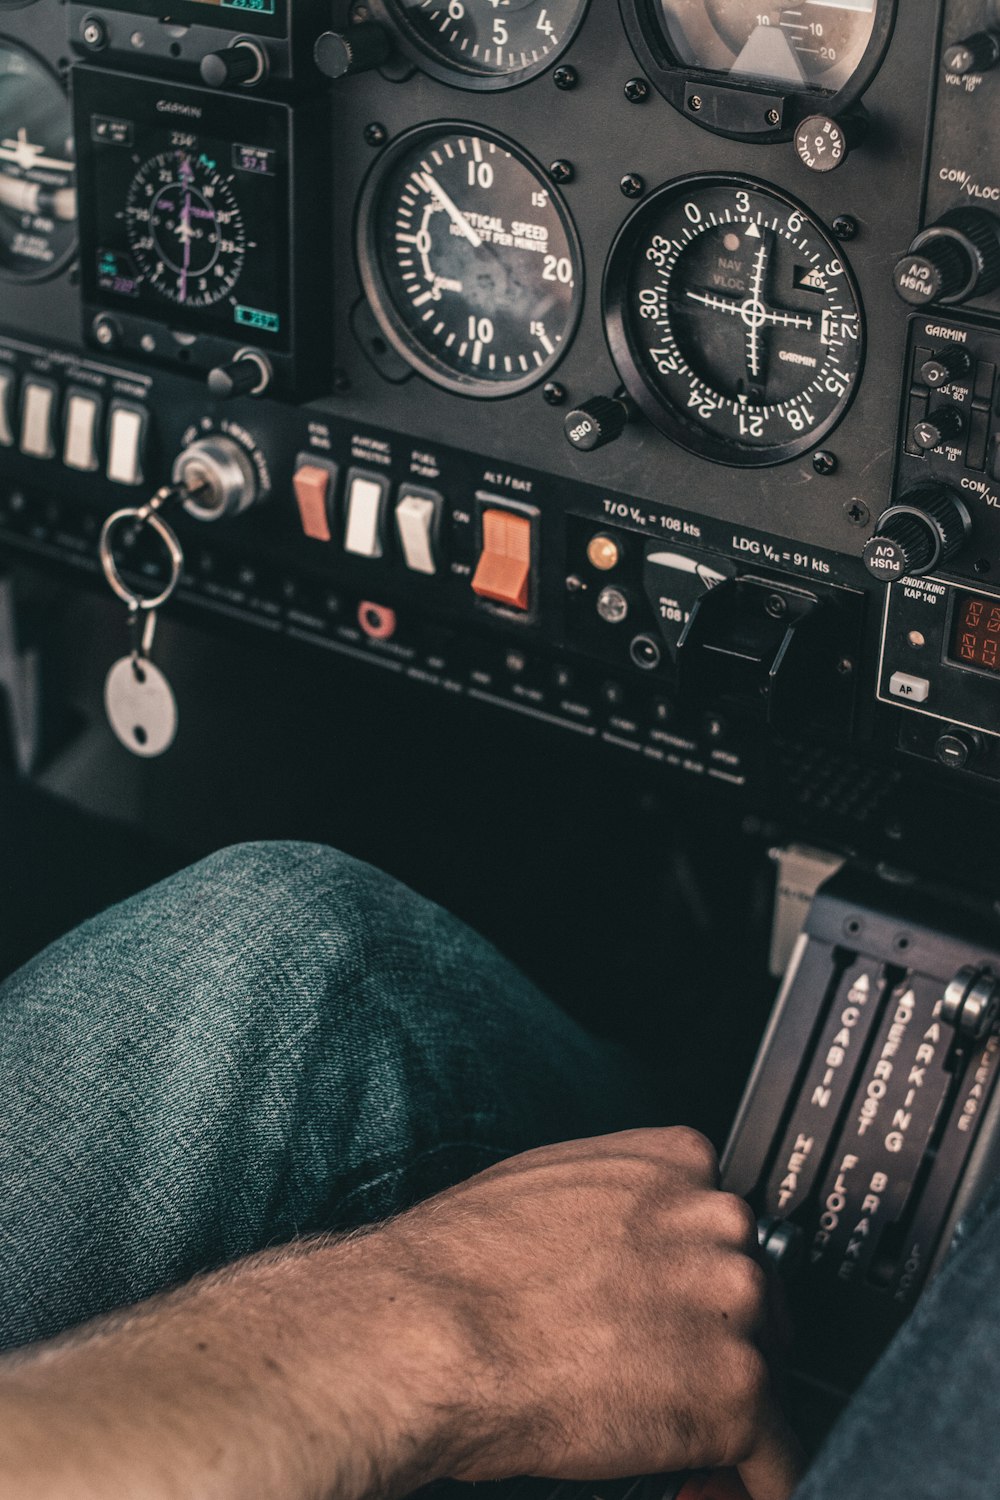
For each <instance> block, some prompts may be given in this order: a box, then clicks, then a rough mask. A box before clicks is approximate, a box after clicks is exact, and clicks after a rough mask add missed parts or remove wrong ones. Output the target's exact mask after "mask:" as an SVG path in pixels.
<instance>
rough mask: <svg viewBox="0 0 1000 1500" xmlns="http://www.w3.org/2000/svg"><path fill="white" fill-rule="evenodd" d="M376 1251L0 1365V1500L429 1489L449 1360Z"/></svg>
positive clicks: (295, 1496) (195, 1299)
mask: <svg viewBox="0 0 1000 1500" xmlns="http://www.w3.org/2000/svg"><path fill="white" fill-rule="evenodd" d="M374 1250H375V1246H373V1245H371V1244H370V1243H367V1242H366V1237H361V1238H360V1239H359V1238H354V1239H351V1238H349V1239H344V1240H328V1241H316V1242H312V1243H306V1244H302V1245H299V1246H295V1247H292V1248H291V1249H288V1250H284V1251H281V1252H276V1253H269V1254H265V1255H262V1256H259V1257H254V1258H252V1259H251V1260H248V1261H244V1262H242V1263H241V1264H240V1265H238V1266H237V1267H234V1268H233V1269H231V1270H229V1271H224V1272H222V1273H220V1274H218V1275H213V1276H207V1277H204V1278H202V1279H200V1280H199V1281H197V1282H194V1283H192V1284H191V1285H190V1286H188V1287H185V1288H183V1289H181V1290H179V1291H177V1292H174V1293H168V1294H166V1295H164V1296H161V1297H158V1298H156V1299H154V1301H152V1302H150V1303H147V1304H144V1305H143V1306H142V1307H140V1308H138V1309H136V1310H134V1311H131V1312H126V1313H119V1314H114V1315H112V1316H111V1317H110V1318H107V1319H102V1320H99V1321H98V1322H97V1323H94V1324H91V1325H88V1326H87V1327H86V1328H85V1329H83V1330H80V1331H79V1332H76V1333H71V1334H68V1335H66V1336H64V1337H63V1338H61V1339H58V1340H55V1341H54V1342H53V1343H51V1344H47V1345H43V1346H40V1347H38V1348H36V1349H31V1350H27V1351H25V1352H23V1353H18V1354H14V1355H11V1356H7V1357H6V1359H3V1360H0V1497H2V1500H15V1497H16V1500H109V1497H111V1496H119V1495H121V1496H129V1497H133V1496H134V1497H136V1500H140V1497H141V1500H192V1497H197V1500H271V1497H274V1500H300V1497H301V1500H321V1497H327V1496H332V1495H336V1496H337V1500H362V1497H365V1496H369V1495H373V1494H378V1495H379V1496H386V1495H392V1494H397V1493H402V1492H405V1491H408V1490H409V1489H411V1488H415V1487H416V1486H418V1485H419V1484H421V1483H424V1482H426V1481H427V1480H428V1479H430V1478H433V1477H436V1468H437V1466H438V1464H440V1463H444V1462H445V1459H444V1451H443V1450H444V1447H445V1428H446V1425H447V1423H448V1420H449V1418H448V1407H449V1403H448V1400H447V1398H446V1397H444V1395H443V1391H444V1386H443V1381H442V1385H441V1391H440V1393H439V1392H438V1390H437V1386H436V1379H437V1376H436V1374H435V1368H437V1370H438V1371H439V1372H442V1373H443V1370H444V1368H445V1367H446V1366H447V1364H448V1362H449V1360H450V1359H451V1358H452V1354H451V1351H450V1350H449V1348H448V1347H447V1346H446V1340H445V1336H444V1334H443V1332H442V1330H441V1328H440V1325H439V1324H438V1323H437V1321H436V1320H435V1321H434V1322H431V1320H427V1323H426V1326H425V1323H424V1321H422V1320H421V1318H420V1310H419V1309H416V1308H414V1307H412V1306H406V1305H405V1303H406V1301H407V1299H406V1297H405V1296H403V1297H401V1296H400V1289H401V1286H402V1285H403V1282H405V1277H404V1278H402V1280H401V1278H400V1276H399V1274H398V1270H397V1269H396V1268H390V1267H388V1266H386V1265H384V1264H383V1262H382V1260H381V1259H380V1256H379V1255H378V1253H372V1252H373V1251H374ZM418 1325H419V1330H418ZM435 1343H437V1344H438V1347H437V1348H435ZM436 1362H439V1363H438V1364H436Z"/></svg>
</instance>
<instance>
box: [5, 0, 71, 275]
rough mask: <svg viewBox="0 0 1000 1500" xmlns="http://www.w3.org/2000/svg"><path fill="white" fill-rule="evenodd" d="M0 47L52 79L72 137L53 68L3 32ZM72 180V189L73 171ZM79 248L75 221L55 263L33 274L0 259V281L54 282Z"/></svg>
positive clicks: (61, 85) (63, 87)
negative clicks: (18, 56)
mask: <svg viewBox="0 0 1000 1500" xmlns="http://www.w3.org/2000/svg"><path fill="white" fill-rule="evenodd" d="M26 3H27V4H31V3H32V0H26ZM0 47H8V48H10V49H11V50H12V51H15V52H21V53H23V54H24V56H25V57H27V58H28V59H29V61H30V62H32V63H34V64H35V66H36V67H38V68H40V69H41V71H42V72H43V73H45V74H47V75H48V76H49V77H50V78H51V79H52V81H53V82H54V83H55V85H56V87H57V88H59V89H61V90H62V95H63V98H64V99H65V100H66V114H67V118H68V120H69V126H70V135H72V134H73V105H72V101H71V99H70V96H69V90H68V89H67V87H66V85H65V82H64V81H63V78H62V76H61V75H60V74H59V73H58V72H57V70H56V69H55V68H53V67H52V66H51V64H50V63H48V62H46V60H45V58H44V57H40V56H39V54H38V53H37V52H36V51H35V50H34V48H33V47H29V46H27V45H26V44H25V43H24V42H22V41H21V40H20V38H18V37H12V36H8V35H7V34H6V33H5V32H2V31H0ZM74 155H75V152H74ZM74 166H75V163H74ZM73 178H74V186H75V185H76V171H75V170H74V174H73ZM79 249H80V227H79V220H77V222H76V224H75V225H74V233H73V238H72V240H71V242H70V245H69V247H68V249H67V250H66V251H65V252H64V253H63V254H62V255H61V256H60V257H59V259H58V260H54V261H52V262H51V264H50V265H47V266H44V267H42V268H40V269H39V270H37V271H12V270H10V269H9V268H8V267H7V266H5V265H4V263H3V261H2V260H0V281H5V282H7V283H8V284H9V285H11V286H35V285H37V284H38V283H39V282H40V281H52V280H54V279H55V277H57V276H61V275H62V273H63V272H64V271H65V270H66V268H67V266H70V265H72V264H73V261H74V260H75V259H76V256H77V253H78V251H79Z"/></svg>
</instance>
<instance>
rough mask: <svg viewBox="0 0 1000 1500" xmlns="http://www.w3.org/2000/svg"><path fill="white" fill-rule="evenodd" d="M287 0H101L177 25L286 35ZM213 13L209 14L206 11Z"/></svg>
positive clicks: (111, 6) (110, 7)
mask: <svg viewBox="0 0 1000 1500" xmlns="http://www.w3.org/2000/svg"><path fill="white" fill-rule="evenodd" d="M288 4H289V0H174V3H173V4H171V3H170V0H104V9H106V10H125V11H128V12H129V13H130V14H132V15H139V16H149V17H150V18H151V19H155V20H158V21H163V22H164V23H165V24H167V25H170V24H174V25H177V26H199V25H200V26H222V27H225V29H226V30H227V31H252V32H258V33H260V34H261V35H263V36H287V34H288ZM209 12H212V14H209Z"/></svg>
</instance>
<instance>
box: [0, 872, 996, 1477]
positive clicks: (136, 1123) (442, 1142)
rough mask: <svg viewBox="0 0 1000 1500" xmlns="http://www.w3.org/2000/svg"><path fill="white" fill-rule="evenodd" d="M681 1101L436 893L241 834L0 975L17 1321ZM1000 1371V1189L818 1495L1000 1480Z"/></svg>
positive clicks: (168, 1279)
mask: <svg viewBox="0 0 1000 1500" xmlns="http://www.w3.org/2000/svg"><path fill="white" fill-rule="evenodd" d="M657 1113H658V1111H657V1106H656V1103H655V1101H654V1100H653V1099H652V1098H651V1095H650V1091H649V1089H648V1087H647V1084H646V1082H645V1079H644V1077H643V1075H642V1073H641V1070H640V1069H639V1067H638V1066H637V1064H636V1063H635V1062H634V1061H632V1060H630V1059H629V1058H628V1057H627V1056H626V1055H625V1054H624V1053H623V1052H620V1051H619V1050H618V1049H616V1048H614V1047H612V1046H611V1045H609V1044H607V1043H602V1042H598V1041H596V1040H595V1039H593V1038H591V1037H588V1036H586V1035H585V1034H584V1033H583V1032H582V1031H580V1029H579V1028H578V1027H576V1026H575V1025H574V1023H573V1022H571V1021H570V1020H569V1019H568V1018H567V1017H566V1016H565V1015H563V1014H562V1013H561V1012H560V1011H558V1010H557V1009H556V1008H555V1007H553V1006H552V1005H551V1004H550V1003H549V1002H548V1001H546V1000H545V999H544V998H543V997H542V996H541V995H540V994H539V993H538V992H537V991H536V990H535V989H534V988H533V987H532V986H531V985H530V984H529V983H528V982H527V980H525V979H524V977H523V976H522V975H520V974H519V973H517V972H516V971H515V970H514V969H512V968H511V966H510V965H509V964H507V963H506V962H505V961H504V960H503V959H502V958H501V957H500V956H499V954H497V953H496V951H495V950H494V949H492V948H491V947H490V946H489V945H488V944H487V943H485V942H484V941H483V940H482V939H481V938H478V937H476V936H475V935H474V934H473V933H471V932H470V931H469V930H468V929H467V928H465V927H463V926H462V925H461V924H460V923H459V922H457V921H456V920H455V919H454V918H452V917H450V916H448V915H447V913H445V912H443V911H441V910H440V909H439V908H438V907H435V906H432V905H431V904H430V903H428V902H426V901H424V900H422V899H421V898H420V897H418V896H415V895H414V894H413V893H412V892H410V891H408V890H406V889H405V888H404V887H402V886H400V885H399V884H397V883H396V882H394V881H392V880H390V879H389V878H388V877H387V876H384V875H381V874H379V873H378V872H377V871H375V870H372V869H370V868H369V867H367V866H365V865H361V864H358V863H357V862H356V861H354V860H351V859H348V858H346V857H345V856H343V855H338V854H335V853H334V852H333V851H331V850H328V849H323V848H318V847H314V846H310V845H281V844H273V845H256V846H247V847H243V848H238V849H233V850H228V851H226V852H224V853H222V854H218V855H215V856H213V857H212V858H211V859H208V860H206V861H204V862H203V863H202V864H200V865H198V866H196V867H195V868H194V869H193V870H190V871H187V872H186V873H184V874H183V875H181V876H178V877H176V878H174V879H172V880H169V881H166V882H165V883H164V884H162V885H160V886H158V887H155V888H154V889H153V890H151V891H147V892H145V893H144V894H142V895H139V896H136V897H134V898H133V899H132V900H130V901H127V902H126V903H124V905H122V906H120V907H117V908H115V909H113V910H112V911H110V912H108V913H106V914H104V915H103V916H101V917H98V918H97V919H95V920H94V921H92V922H89V923H88V924H86V925H85V926H84V927H82V928H80V929H79V930H78V931H76V932H74V933H71V934H70V935H69V936H68V937H65V938H63V939H61V940H60V941H59V942H58V943H56V944H54V946H53V947H51V948H50V949H48V950H47V951H46V952H45V953H43V954H42V955H41V956H40V957H39V958H37V959H35V960H34V961H33V962H32V963H30V964H29V965H28V966H27V967H26V968H24V969H22V970H21V971H20V972H19V973H18V974H16V975H14V976H13V977H12V978H11V979H9V980H8V981H7V982H6V983H5V984H4V985H3V986H0V1183H2V1195H0V1272H2V1274H0V1348H12V1347H15V1346H17V1345H20V1344H24V1343H28V1342H31V1341H33V1340H35V1339H39V1338H44V1337H46V1336H49V1335H51V1334H54V1333H56V1332H58V1331H60V1330H62V1329H64V1328H67V1327H70V1326H72V1325H74V1324H76V1323H79V1322H81V1321H83V1320H85V1319H87V1318H90V1317H93V1316H95V1315H96V1314H98V1313H101V1312H104V1311H107V1310H109V1309H111V1308H114V1307H119V1306H123V1305H125V1304H127V1303H130V1302H134V1301H137V1300H139V1299H141V1298H144V1297H146V1296H148V1295H150V1294H152V1293H153V1292H155V1291H157V1290H160V1289H161V1288H163V1287H164V1286H167V1285H169V1284H171V1283H174V1282H177V1281H180V1280H183V1279H185V1278H187V1277H189V1276H191V1275H193V1274H194V1273H195V1272H197V1271H200V1270H204V1269H206V1268H208V1267H211V1266H215V1265H219V1264H221V1263H223V1262H226V1261H230V1260H233V1259H235V1258H237V1257H239V1256H241V1255H244V1254H248V1253H250V1252H251V1251H254V1250H257V1249H260V1248H262V1247H263V1246H265V1245H269V1244H276V1243H281V1242H282V1241H284V1240H287V1239H289V1238H291V1237H293V1236H295V1235H300V1234H306V1233H309V1232H311V1231H315V1230H319V1229H346V1228H350V1227H354V1226H357V1225H358V1224H362V1223H369V1222H371V1221H373V1220H375V1219H378V1218H380V1217H384V1216H385V1215H387V1214H390V1213H392V1212H395V1211H398V1210H399V1209H401V1208H403V1207H405V1206H406V1205H408V1204H410V1203H412V1202H415V1201H417V1200H418V1199H420V1198H422V1197H426V1196H428V1195H429V1194H431V1193H434V1192H436V1191H438V1190H440V1189H441V1188H444V1187H445V1186H447V1185H449V1184H450V1183H453V1182H455V1181H458V1180H460V1179H462V1178H463V1177H466V1176H469V1175H471V1174H472V1173H474V1172H476V1171H478V1170H479V1169H481V1168H483V1167H485V1166H487V1165H489V1164H490V1163H491V1162H494V1161H497V1160H499V1159H500V1158H502V1157H504V1156H507V1155H510V1154H513V1153H515V1152H517V1151H520V1150H524V1149H527V1148H529V1147H532V1146H537V1145H542V1144H545V1143H547V1142H550V1141H556V1140H560V1139H567V1138H570V1137H574V1136H582V1135H591V1134H601V1133H604V1132H607V1131H613V1130H616V1129H620V1128H624V1127H627V1126H632V1125H638V1124H648V1123H654V1122H655V1120H656V1116H657ZM659 1113H660V1115H661V1116H662V1114H663V1113H664V1111H662V1110H660V1111H659ZM998 1386H1000V1201H998V1202H997V1203H996V1204H994V1205H988V1206H987V1207H986V1208H984V1210H983V1212H982V1213H981V1214H980V1215H979V1218H978V1220H977V1223H976V1225H975V1226H974V1227H973V1228H972V1229H971V1231H970V1233H969V1234H968V1236H967V1238H966V1242H965V1243H964V1245H963V1247H962V1249H961V1250H960V1251H959V1252H958V1253H957V1254H956V1255H955V1256H954V1257H953V1258H952V1261H951V1262H950V1264H949V1265H948V1267H947V1268H946V1269H945V1271H944V1272H943V1273H942V1275H941V1276H940V1277H939V1278H938V1280H937V1282H936V1283H935V1285H934V1286H933V1287H932V1288H931V1290H930V1291H929V1292H928V1293H927V1295H926V1296H925V1298H924V1299H923V1301H922V1302H921V1304H920V1306H919V1308H918V1310H917V1312H916V1314H915V1316H914V1317H913V1319H912V1320H911V1322H910V1323H909V1325H908V1326H907V1328H906V1329H904V1331H903V1333H902V1334H901V1335H900V1337H899V1338H898V1339H897V1340H896V1343H895V1344H894V1345H893V1347H892V1349H891V1350H890V1351H889V1353H888V1355H887V1356H886V1358H885V1359H884V1360H883V1361H882V1363H881V1365H880V1366H879V1367H878V1369H877V1370H876V1371H875V1373H874V1374H873V1376H872V1377H871V1378H870V1379H869V1381H868V1382H867V1384H866V1386H865V1387H864V1389H863V1390H862V1392H861V1394H860V1395H859V1396H858V1397H857V1398H856V1400H855V1402H854V1403H853V1405H852V1407H851V1409H850V1411H849V1412H848V1413H847V1415H846V1417H845V1418H844V1419H843V1420H842V1422H841V1424H840V1425H839V1427H838V1428H837V1430H836V1431H835V1432H834V1434H833V1437H832V1438H831V1440H830V1442H829V1444H828V1445H827V1448H826V1450H825V1451H824V1453H823V1454H822V1455H821V1456H820V1458H819V1460H818V1462H817V1463H816V1465H815V1466H814V1468H813V1471H812V1472H811V1474H810V1475H809V1477H808V1478H807V1479H806V1481H805V1483H804V1485H803V1486H802V1488H801V1491H800V1496H801V1500H874V1497H875V1496H886V1497H890V1496H891V1497H899V1500H904V1497H905V1500H932V1497H933V1500H951V1497H952V1496H958V1495H961V1496H962V1497H963V1500H986V1497H990V1500H995V1497H996V1496H997V1495H998V1494H1000V1428H998V1424H997V1423H996V1421H995V1417H996V1414H997V1407H998V1405H1000V1394H997V1390H998Z"/></svg>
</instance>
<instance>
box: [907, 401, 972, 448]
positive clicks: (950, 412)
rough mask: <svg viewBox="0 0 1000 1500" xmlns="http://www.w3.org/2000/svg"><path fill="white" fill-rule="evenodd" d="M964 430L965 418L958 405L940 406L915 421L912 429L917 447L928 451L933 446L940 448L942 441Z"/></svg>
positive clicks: (957, 435) (946, 441)
mask: <svg viewBox="0 0 1000 1500" xmlns="http://www.w3.org/2000/svg"><path fill="white" fill-rule="evenodd" d="M964 431H965V418H964V417H963V416H962V413H961V412H960V411H959V409H958V407H957V406H942V407H941V408H940V409H939V410H938V411H936V412H932V413H931V415H930V416H929V417H925V418H924V420H923V421H922V422H918V423H917V425H916V427H914V429H913V441H914V442H915V443H916V445H917V447H918V448H923V449H925V450H926V451H927V452H928V453H929V452H930V451H931V450H932V449H933V448H940V447H941V444H942V443H948V442H951V441H952V440H953V439H954V438H959V437H961V436H962V433H963V432H964Z"/></svg>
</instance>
